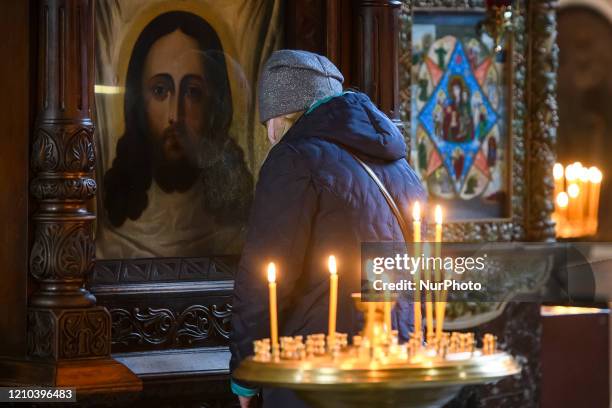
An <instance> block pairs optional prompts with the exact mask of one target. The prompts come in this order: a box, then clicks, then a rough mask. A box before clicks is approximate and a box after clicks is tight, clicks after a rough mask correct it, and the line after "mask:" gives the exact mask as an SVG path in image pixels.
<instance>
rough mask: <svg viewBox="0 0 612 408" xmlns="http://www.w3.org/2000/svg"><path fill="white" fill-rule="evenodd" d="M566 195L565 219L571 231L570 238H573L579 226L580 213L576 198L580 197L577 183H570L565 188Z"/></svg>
mask: <svg viewBox="0 0 612 408" xmlns="http://www.w3.org/2000/svg"><path fill="white" fill-rule="evenodd" d="M567 195H568V197H569V203H568V208H567V219H568V221H569V224H570V227H571V229H572V236H574V235H575V232H576V228H579V226H580V225H579V224H578V221H579V213H580V209H579V203H578V196H579V195H580V187H579V186H578V184H577V183H574V182H572V183H570V184H569V185H568V186H567Z"/></svg>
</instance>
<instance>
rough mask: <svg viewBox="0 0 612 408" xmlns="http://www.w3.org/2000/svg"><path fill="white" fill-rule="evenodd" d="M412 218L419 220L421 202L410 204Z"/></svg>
mask: <svg viewBox="0 0 612 408" xmlns="http://www.w3.org/2000/svg"><path fill="white" fill-rule="evenodd" d="M412 220H413V221H416V222H419V221H421V204H419V202H418V201H417V202H415V203H414V205H413V206H412Z"/></svg>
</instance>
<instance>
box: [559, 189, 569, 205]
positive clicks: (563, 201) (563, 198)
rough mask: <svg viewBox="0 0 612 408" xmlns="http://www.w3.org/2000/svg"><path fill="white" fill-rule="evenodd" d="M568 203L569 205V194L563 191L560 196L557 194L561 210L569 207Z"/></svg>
mask: <svg viewBox="0 0 612 408" xmlns="http://www.w3.org/2000/svg"><path fill="white" fill-rule="evenodd" d="M568 203H569V197H568V196H567V193H566V192H565V191H562V192H560V193H559V194H557V206H558V207H559V208H565V207H567V204H568Z"/></svg>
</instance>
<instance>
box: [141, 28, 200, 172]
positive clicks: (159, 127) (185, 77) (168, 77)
mask: <svg viewBox="0 0 612 408" xmlns="http://www.w3.org/2000/svg"><path fill="white" fill-rule="evenodd" d="M142 87H143V88H142V89H143V95H144V102H145V111H146V122H147V126H148V129H149V141H150V142H151V143H152V144H153V145H154V146H155V148H154V152H157V154H159V155H160V156H161V157H158V158H157V159H158V160H161V161H163V162H166V163H176V162H179V161H183V160H184V159H187V160H188V161H193V160H195V155H194V152H195V151H196V150H197V146H198V143H199V139H200V137H202V129H203V124H204V117H203V116H204V103H205V97H206V89H205V86H204V63H203V60H202V54H201V51H200V49H199V47H198V43H197V41H196V40H195V39H193V38H192V37H190V36H188V35H186V34H184V33H183V32H182V31H180V30H176V31H174V32H172V33H170V34H167V35H165V36H163V37H161V38H159V39H158V40H157V41H156V42H155V43H154V44H153V45H152V46H151V49H150V50H149V53H148V54H147V57H146V60H145V63H144V72H143V80H142Z"/></svg>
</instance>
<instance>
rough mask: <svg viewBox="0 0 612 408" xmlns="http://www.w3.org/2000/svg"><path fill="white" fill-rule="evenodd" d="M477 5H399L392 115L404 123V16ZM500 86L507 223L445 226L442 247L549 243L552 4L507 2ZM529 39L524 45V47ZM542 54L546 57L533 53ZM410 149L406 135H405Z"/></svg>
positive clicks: (426, 1)
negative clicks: (506, 103)
mask: <svg viewBox="0 0 612 408" xmlns="http://www.w3.org/2000/svg"><path fill="white" fill-rule="evenodd" d="M484 9H485V2H484V1H482V0H468V1H465V0H417V1H404V2H403V4H402V13H401V15H400V38H401V41H400V59H399V60H400V116H401V118H402V120H403V121H404V122H406V123H407V122H409V118H410V108H411V106H410V105H411V95H410V81H411V78H410V64H411V46H412V44H411V31H412V15H413V12H414V11H415V10H423V11H458V12H460V11H476V10H484ZM514 10H515V11H514V12H513V17H512V31H511V33H510V36H511V39H510V41H509V48H510V55H511V56H512V57H511V59H510V64H511V66H510V70H511V72H512V75H511V78H510V80H509V84H508V86H509V87H510V89H509V93H508V94H509V95H510V96H511V108H510V116H509V128H510V129H509V131H510V143H511V148H510V152H509V153H510V154H509V156H510V160H511V180H510V186H511V197H510V216H509V217H508V218H500V219H485V220H474V221H465V222H464V221H461V222H451V223H449V224H448V225H447V226H446V228H445V230H444V240H445V241H472V242H477V241H518V240H538V241H539V240H552V239H554V224H553V222H552V221H551V218H550V217H551V212H552V210H553V201H552V187H553V180H552V166H553V164H554V157H555V156H554V143H555V139H556V126H557V105H556V100H555V96H556V94H555V89H556V87H555V84H556V78H555V74H556V69H557V49H556V44H555V19H554V15H552V13H554V2H552V1H531V2H527V1H525V0H518V1H516V2H515V3H514ZM528 38H531V43H530V42H529V41H528ZM542 47H545V49H547V50H550V51H551V52H550V53H545V52H534V50H540V49H542ZM406 138H407V144H408V145H409V146H410V143H409V142H410V134H409V132H407V135H406Z"/></svg>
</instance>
